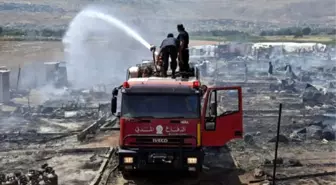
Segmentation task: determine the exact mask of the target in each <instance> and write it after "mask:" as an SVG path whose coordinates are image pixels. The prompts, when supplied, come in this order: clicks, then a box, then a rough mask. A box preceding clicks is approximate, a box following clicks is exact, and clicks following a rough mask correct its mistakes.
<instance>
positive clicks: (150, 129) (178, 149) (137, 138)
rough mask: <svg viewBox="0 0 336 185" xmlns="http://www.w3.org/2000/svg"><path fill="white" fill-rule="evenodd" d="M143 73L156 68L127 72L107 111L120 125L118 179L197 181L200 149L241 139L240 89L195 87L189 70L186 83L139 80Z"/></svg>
mask: <svg viewBox="0 0 336 185" xmlns="http://www.w3.org/2000/svg"><path fill="white" fill-rule="evenodd" d="M154 65H155V64H154ZM149 69H151V70H154V69H156V70H157V67H153V62H152V63H151V62H143V63H142V64H140V65H137V66H135V67H131V68H129V69H128V72H127V78H126V81H125V82H124V83H123V84H122V85H121V86H119V87H116V88H115V89H114V90H113V92H112V101H111V111H112V113H113V114H115V115H117V117H118V118H119V121H120V123H119V124H120V139H119V145H120V146H119V150H118V156H119V170H121V171H122V173H123V175H124V176H126V175H129V174H130V172H133V171H137V170H184V171H189V172H190V173H191V174H193V175H197V174H198V173H199V172H200V171H201V170H202V163H203V158H204V151H203V147H219V146H224V145H225V144H226V143H227V142H228V141H230V140H232V139H236V138H242V133H243V111H242V90H241V87H207V86H205V85H201V84H200V79H199V77H198V76H199V75H198V70H197V68H192V67H191V69H192V70H190V73H189V74H190V76H189V78H188V79H181V78H180V77H179V76H180V75H179V73H178V72H177V74H176V76H177V77H176V79H172V78H170V77H166V78H163V77H155V76H156V75H155V74H154V73H149V74H147V76H146V75H142V73H141V71H150V70H149ZM144 76H146V77H144ZM119 92H121V95H120V94H119V96H118V93H119ZM117 97H118V98H121V102H120V105H121V106H120V112H119V111H118V112H117Z"/></svg>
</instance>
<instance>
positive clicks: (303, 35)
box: [0, 26, 336, 45]
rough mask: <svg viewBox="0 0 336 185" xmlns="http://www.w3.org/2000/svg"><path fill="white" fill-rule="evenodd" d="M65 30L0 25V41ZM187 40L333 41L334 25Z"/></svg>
mask: <svg viewBox="0 0 336 185" xmlns="http://www.w3.org/2000/svg"><path fill="white" fill-rule="evenodd" d="M65 31H66V30H65V29H61V28H59V29H50V28H36V29H23V28H13V27H2V26H0V40H16V41H23V40H49V41H59V40H61V38H62V37H63V35H64V33H65ZM189 34H190V37H191V39H194V40H209V41H236V42H320V43H324V44H332V45H335V43H336V29H335V28H310V27H303V28H299V27H290V28H282V29H277V30H262V31H261V32H260V33H246V32H242V31H237V30H211V31H195V32H190V33H189Z"/></svg>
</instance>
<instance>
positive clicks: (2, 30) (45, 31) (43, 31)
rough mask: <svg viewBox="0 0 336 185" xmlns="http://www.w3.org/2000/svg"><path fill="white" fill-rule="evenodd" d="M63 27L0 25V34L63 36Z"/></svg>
mask: <svg viewBox="0 0 336 185" xmlns="http://www.w3.org/2000/svg"><path fill="white" fill-rule="evenodd" d="M65 31H66V30H65V29H51V28H40V29H29V28H28V29H23V28H12V27H2V26H0V36H17V37H19V36H26V37H59V38H61V37H63V35H64V33H65Z"/></svg>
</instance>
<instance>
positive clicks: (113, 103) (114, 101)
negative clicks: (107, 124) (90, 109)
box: [111, 96, 117, 114]
mask: <svg viewBox="0 0 336 185" xmlns="http://www.w3.org/2000/svg"><path fill="white" fill-rule="evenodd" d="M111 112H112V114H115V113H116V112H117V97H115V96H114V97H112V100H111Z"/></svg>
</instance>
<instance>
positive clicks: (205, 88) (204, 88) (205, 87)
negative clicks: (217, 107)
mask: <svg viewBox="0 0 336 185" xmlns="http://www.w3.org/2000/svg"><path fill="white" fill-rule="evenodd" d="M207 89H208V86H206V85H201V91H202V94H205V92H206V91H207Z"/></svg>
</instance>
